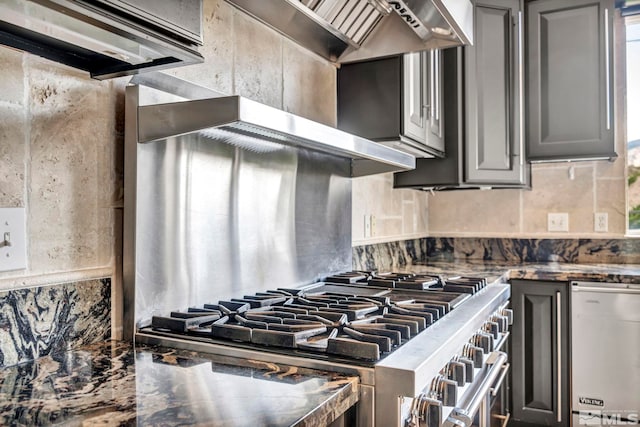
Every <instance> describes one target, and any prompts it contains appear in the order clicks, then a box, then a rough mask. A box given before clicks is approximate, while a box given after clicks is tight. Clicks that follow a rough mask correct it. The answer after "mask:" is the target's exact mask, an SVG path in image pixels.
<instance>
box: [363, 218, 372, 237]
mask: <svg viewBox="0 0 640 427" xmlns="http://www.w3.org/2000/svg"><path fill="white" fill-rule="evenodd" d="M364 237H365V239H366V238H368V237H371V215H365V216H364Z"/></svg>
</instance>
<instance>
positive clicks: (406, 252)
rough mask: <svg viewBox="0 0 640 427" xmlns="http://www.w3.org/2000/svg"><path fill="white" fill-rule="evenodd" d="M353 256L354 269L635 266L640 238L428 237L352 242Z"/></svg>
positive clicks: (639, 258)
mask: <svg viewBox="0 0 640 427" xmlns="http://www.w3.org/2000/svg"><path fill="white" fill-rule="evenodd" d="M352 256H353V268H354V269H356V270H371V269H382V270H390V269H393V268H395V267H402V266H405V265H408V264H425V263H428V262H429V261H456V260H464V261H469V260H484V261H497V262H500V261H503V262H506V263H510V264H513V263H519V262H521V263H525V262H549V261H553V262H564V263H575V264H581V263H582V264H640V239H512V238H474V237H427V238H422V239H412V240H402V241H395V242H388V243H378V244H373V245H363V246H355V247H354V248H353V250H352Z"/></svg>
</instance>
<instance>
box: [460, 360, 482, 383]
mask: <svg viewBox="0 0 640 427" xmlns="http://www.w3.org/2000/svg"><path fill="white" fill-rule="evenodd" d="M458 362H460V363H462V364H463V365H464V379H465V380H466V381H467V382H468V383H471V382H473V374H474V371H473V367H474V363H473V360H471V359H469V358H467V357H460V358H459V359H458ZM481 363H482V362H481Z"/></svg>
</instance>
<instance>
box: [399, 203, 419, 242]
mask: <svg viewBox="0 0 640 427" xmlns="http://www.w3.org/2000/svg"><path fill="white" fill-rule="evenodd" d="M416 213H417V211H416V207H415V205H414V203H413V200H412V201H406V200H403V201H402V234H406V235H411V234H413V233H415V231H416V229H417V228H418V224H417V218H416Z"/></svg>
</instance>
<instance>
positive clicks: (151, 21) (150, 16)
mask: <svg viewBox="0 0 640 427" xmlns="http://www.w3.org/2000/svg"><path fill="white" fill-rule="evenodd" d="M0 44H4V45H7V46H11V47H13V48H16V49H20V50H24V51H26V52H29V53H33V54H35V55H38V56H42V57H44V58H47V59H51V60H53V61H56V62H61V63H63V64H66V65H69V66H71V67H74V68H78V69H81V70H84V71H87V72H89V73H90V74H91V77H93V78H96V79H107V78H111V77H117V76H123V75H130V74H137V73H139V72H142V71H150V70H160V69H164V68H170V67H177V66H182V65H189V64H194V63H199V62H202V61H203V58H202V55H200V54H199V53H198V51H197V50H196V49H197V46H198V45H202V0H2V1H1V2H0Z"/></svg>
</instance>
